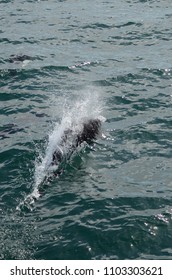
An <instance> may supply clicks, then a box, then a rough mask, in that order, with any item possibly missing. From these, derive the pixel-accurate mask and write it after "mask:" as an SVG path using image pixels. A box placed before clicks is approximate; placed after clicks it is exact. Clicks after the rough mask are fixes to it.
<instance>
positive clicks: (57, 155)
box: [52, 119, 101, 165]
mask: <svg viewBox="0 0 172 280" xmlns="http://www.w3.org/2000/svg"><path fill="white" fill-rule="evenodd" d="M100 127H101V121H100V120H99V119H94V120H88V121H87V122H85V123H84V124H83V129H82V131H81V132H80V133H78V134H77V135H76V139H74V142H73V144H72V145H71V151H70V154H72V152H73V151H74V150H75V149H76V148H77V147H78V146H80V145H81V144H82V143H83V142H86V143H87V144H89V145H90V144H92V142H93V140H95V139H96V138H97V136H98V135H99V132H100ZM71 133H72V130H71V129H68V130H66V131H65V132H64V136H63V138H62V143H61V144H60V145H61V146H63V144H64V145H65V143H66V141H67V139H68V137H69V135H70V134H71ZM62 159H63V154H62V152H61V151H60V150H59V149H57V150H56V151H55V152H54V154H53V161H52V165H54V164H59V163H60V162H61V161H62Z"/></svg>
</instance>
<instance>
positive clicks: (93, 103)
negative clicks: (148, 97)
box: [24, 89, 105, 204]
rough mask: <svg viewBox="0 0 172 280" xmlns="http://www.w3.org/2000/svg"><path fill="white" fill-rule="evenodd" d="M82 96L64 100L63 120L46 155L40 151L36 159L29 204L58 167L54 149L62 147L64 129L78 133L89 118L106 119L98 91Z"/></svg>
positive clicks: (85, 93) (52, 132)
mask: <svg viewBox="0 0 172 280" xmlns="http://www.w3.org/2000/svg"><path fill="white" fill-rule="evenodd" d="M80 96H82V98H80V100H79V99H77V100H76V101H75V102H72V103H71V101H70V102H66V101H65V102H64V108H63V114H62V119H61V122H60V123H59V122H57V123H55V124H54V128H53V130H52V131H51V132H50V134H49V137H48V141H47V145H46V146H47V147H46V149H45V153H44V155H42V152H41V151H40V152H39V157H38V158H37V159H36V161H35V174H34V177H35V178H34V189H33V191H32V193H31V194H29V195H28V196H27V197H26V198H25V200H24V201H25V202H26V201H27V202H28V201H29V204H33V202H34V201H35V200H36V199H38V198H39V196H40V193H39V188H40V185H41V184H42V183H43V182H44V181H45V180H46V178H48V177H49V176H51V175H52V174H53V171H54V170H57V168H58V166H55V165H52V164H51V163H52V158H53V153H54V151H55V150H57V147H58V148H59V149H61V147H60V143H61V139H62V137H63V135H64V131H65V130H68V129H71V131H72V134H73V133H74V134H76V133H77V131H79V130H80V129H81V126H82V125H83V122H84V121H86V120H88V119H95V118H98V119H100V120H101V121H102V122H104V121H105V118H104V117H103V116H102V115H101V114H102V110H103V106H102V101H101V99H100V97H99V95H98V93H97V92H96V91H95V90H93V89H88V90H87V91H85V92H84V93H81V95H80ZM72 140H73V139H72V135H71V139H70V138H69V139H68V141H67V143H66V144H65V147H64V146H63V153H65V154H67V153H68V152H69V151H68V150H69V149H70V147H71V142H72Z"/></svg>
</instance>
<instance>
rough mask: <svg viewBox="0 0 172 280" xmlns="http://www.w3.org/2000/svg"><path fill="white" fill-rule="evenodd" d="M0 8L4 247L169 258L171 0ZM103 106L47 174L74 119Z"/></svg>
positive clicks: (34, 253) (38, 254)
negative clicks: (97, 129)
mask: <svg viewBox="0 0 172 280" xmlns="http://www.w3.org/2000/svg"><path fill="white" fill-rule="evenodd" d="M0 13H1V24H0V118H1V119H0V120H1V121H0V147H1V149H0V259H57V260H59V259H62V260H65V259H171V258H172V165H171V157H172V78H171V77H172V76H171V75H172V70H171V69H172V55H171V54H172V42H171V39H172V31H171V25H172V5H171V0H164V1H157V0H156V1H154V0H149V1H148V0H121V1H112V0H106V1H103V0H99V1H98V0H96V1H91V0H87V1H84V0H82V1H74V0H70V1H69V0H66V1H65V0H64V1H62V0H61V1H60V0H59V1H57V0H56V1H55V0H51V1H46V0H44V1H43V0H42V1H41V0H40V1H36V0H34V1H32V0H30V1H23V0H13V1H8V0H6V1H5V0H4V1H2V0H1V1H0ZM97 117H98V118H101V119H102V120H103V121H102V133H103V136H102V137H100V138H99V139H97V140H96V141H95V143H94V145H92V146H90V147H88V146H84V147H82V148H80V149H78V150H77V151H76V153H75V154H74V155H73V156H72V157H71V158H70V159H69V160H68V161H67V162H66V164H65V166H64V169H63V172H62V174H61V175H59V176H57V177H56V178H53V179H52V180H50V181H48V180H45V178H47V177H48V176H49V172H50V170H49V165H48V163H49V162H50V161H51V157H52V151H53V147H54V145H55V144H56V141H58V139H59V137H60V135H62V134H63V131H64V130H65V128H67V127H68V125H69V126H70V125H71V124H72V123H73V122H76V123H77V124H81V123H82V120H83V118H97Z"/></svg>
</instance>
